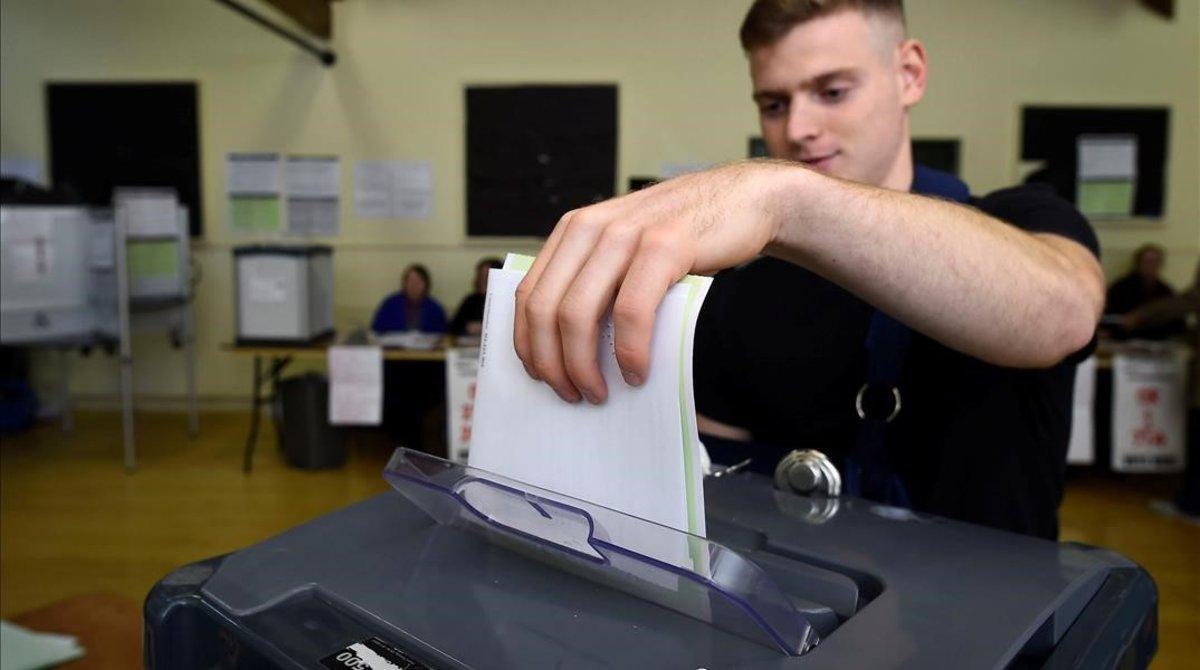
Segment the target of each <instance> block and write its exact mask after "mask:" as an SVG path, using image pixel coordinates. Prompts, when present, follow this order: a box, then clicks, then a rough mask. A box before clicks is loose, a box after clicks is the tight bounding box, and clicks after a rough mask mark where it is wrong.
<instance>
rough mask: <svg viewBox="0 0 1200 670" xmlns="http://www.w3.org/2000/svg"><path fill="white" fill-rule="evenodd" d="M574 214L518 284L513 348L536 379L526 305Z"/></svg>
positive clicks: (563, 221) (554, 233) (556, 228)
mask: <svg viewBox="0 0 1200 670" xmlns="http://www.w3.org/2000/svg"><path fill="white" fill-rule="evenodd" d="M574 214H575V210H572V211H570V212H567V213H566V214H564V215H563V217H562V218H561V219H559V220H558V224H557V225H555V226H554V230H553V231H551V233H550V237H549V238H547V239H546V244H545V245H543V246H542V250H541V251H540V252H538V255H537V258H534V259H533V265H531V266H530V268H529V271H528V272H526V273H525V278H524V279H522V280H521V283H520V284H518V285H517V295H516V304H515V306H514V310H515V311H514V312H513V348H514V349H516V351H517V358H519V359H521V364H522V365H524V366H525V372H526V374H528V375H529V376H530V377H533V378H534V379H537V378H538V376H537V374H536V373H535V372H534V369H533V365H532V356H531V354H530V351H531V350H530V346H529V323H528V321H527V320H526V318H525V307H526V305H528V304H529V294H530V293H532V292H533V287H534V286H535V285H536V284H537V280H538V277H540V276H541V274H542V270H543V269H545V267H546V264H547V263H549V262H550V257H551V256H553V255H554V250H555V249H557V248H558V242H559V240H561V239H562V236H563V233H564V231H565V230H566V229H567V224H568V223H569V222H570V219H571V216H573V215H574Z"/></svg>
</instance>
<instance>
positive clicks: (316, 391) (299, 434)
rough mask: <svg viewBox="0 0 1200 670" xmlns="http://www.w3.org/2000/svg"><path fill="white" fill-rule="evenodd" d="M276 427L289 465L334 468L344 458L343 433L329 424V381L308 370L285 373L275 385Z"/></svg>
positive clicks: (344, 437) (281, 447)
mask: <svg viewBox="0 0 1200 670" xmlns="http://www.w3.org/2000/svg"><path fill="white" fill-rule="evenodd" d="M274 410H275V411H274V414H275V431H276V433H277V434H278V435H279V448H280V449H282V450H283V456H284V459H286V460H287V462H288V464H289V465H291V466H292V467H297V468H304V469H306V470H308V469H318V468H336V467H339V466H341V465H342V464H344V463H345V462H346V441H345V440H346V436H345V432H344V431H343V430H342V429H341V428H337V427H335V426H332V425H330V424H329V381H328V380H327V379H326V378H325V375H322V374H318V373H316V372H309V373H306V374H303V375H297V376H295V377H288V378H287V379H283V380H281V381H280V382H279V384H278V386H277V387H276V389H275V407H274Z"/></svg>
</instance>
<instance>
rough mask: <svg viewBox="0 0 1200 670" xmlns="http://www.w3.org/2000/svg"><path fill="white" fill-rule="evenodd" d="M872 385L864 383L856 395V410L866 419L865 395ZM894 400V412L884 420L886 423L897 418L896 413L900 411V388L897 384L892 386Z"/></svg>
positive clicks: (859, 416) (859, 415)
mask: <svg viewBox="0 0 1200 670" xmlns="http://www.w3.org/2000/svg"><path fill="white" fill-rule="evenodd" d="M870 386H871V384H870V383H866V384H863V385H862V388H860V389H858V394H857V395H855V396H854V411H855V412H857V413H858V418H860V419H863V420H864V421H865V420H866V418H867V412H866V410H864V409H863V395H864V394H866V392H867V389H868V388H869V387H870ZM892 400H893V401H894V402H893V403H892V413H891V414H889V415H888V416H887V418H886V419H884V420H883V422H884V423H891V422H892V419H895V418H896V415H898V414H899V413H900V389H899V388H897V387H895V386H893V387H892Z"/></svg>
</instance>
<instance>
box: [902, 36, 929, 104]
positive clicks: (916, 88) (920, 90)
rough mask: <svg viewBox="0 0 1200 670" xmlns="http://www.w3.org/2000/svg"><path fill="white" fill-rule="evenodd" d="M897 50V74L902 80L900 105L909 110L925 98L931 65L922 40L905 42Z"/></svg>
mask: <svg viewBox="0 0 1200 670" xmlns="http://www.w3.org/2000/svg"><path fill="white" fill-rule="evenodd" d="M897 49H898V52H897V58H896V66H897V70H896V74H897V76H898V77H899V78H900V103H901V104H902V105H904V108H905V109H908V108H909V107H912V106H913V105H915V104H917V103H918V102H920V101H921V98H923V97H925V82H926V78H927V77H928V76H929V63H928V62H927V61H926V60H925V46H924V45H923V44H921V41H920V40H915V39H908V40H904V41H903V42H901V43H900V46H899V47H897Z"/></svg>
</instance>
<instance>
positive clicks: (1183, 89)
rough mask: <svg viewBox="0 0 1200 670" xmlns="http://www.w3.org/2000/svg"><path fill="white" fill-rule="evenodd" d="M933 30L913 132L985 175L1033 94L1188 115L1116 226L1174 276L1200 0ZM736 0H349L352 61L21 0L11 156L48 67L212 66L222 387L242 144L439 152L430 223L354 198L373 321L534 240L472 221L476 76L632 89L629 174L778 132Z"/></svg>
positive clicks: (87, 387)
mask: <svg viewBox="0 0 1200 670" xmlns="http://www.w3.org/2000/svg"><path fill="white" fill-rule="evenodd" d="M907 4H908V6H909V14H910V24H911V27H912V31H913V32H914V34H916V35H917V36H919V37H921V38H923V39H924V40H925V42H926V44H927V46H928V50H929V53H930V58H931V60H932V64H933V71H932V83H931V86H930V91H929V95H928V97H927V99H926V101H925V102H924V103H922V105H921V106H920V107H919V108H918V110H917V112H916V115H915V118H914V132H915V133H916V134H918V135H929V136H960V137H962V138H963V140H964V152H965V154H964V156H963V172H964V175H965V177H966V178H967V180H968V181H969V182H970V183H971V184H972V186H973V187H974V189H975V190H976V191H984V190H988V189H992V188H996V187H1000V186H1003V185H1006V184H1008V183H1011V182H1012V181H1014V180H1015V179H1016V178H1017V176H1018V173H1019V168H1018V161H1017V142H1018V132H1019V129H1018V121H1019V107H1020V105H1021V104H1023V103H1027V102H1034V103H1069V104H1131V105H1133V104H1136V105H1168V106H1170V107H1171V108H1172V110H1173V114H1172V128H1171V145H1170V166H1169V169H1170V183H1169V192H1168V196H1167V207H1166V215H1165V217H1164V218H1163V220H1162V221H1161V222H1157V223H1155V224H1153V225H1151V226H1149V227H1133V226H1132V225H1131V224H1130V223H1128V222H1126V223H1119V224H1107V225H1106V226H1104V227H1103V228H1102V229H1101V231H1100V232H1101V238H1102V241H1103V244H1104V248H1105V249H1104V250H1105V254H1106V257H1105V265H1106V267H1108V268H1114V267H1116V266H1118V265H1121V264H1123V263H1124V262H1125V257H1126V256H1127V254H1128V251H1129V249H1131V248H1133V247H1134V246H1136V245H1137V244H1139V243H1141V242H1142V241H1144V240H1154V241H1157V242H1160V243H1161V244H1163V245H1164V246H1166V247H1168V249H1169V250H1170V260H1169V263H1168V267H1167V275H1168V277H1169V278H1170V279H1172V280H1173V281H1175V282H1176V283H1182V282H1183V281H1185V279H1186V278H1187V277H1188V275H1189V273H1190V271H1191V269H1192V267H1194V264H1195V263H1196V262H1197V258H1198V257H1200V166H1198V162H1200V138H1198V129H1197V118H1200V72H1198V66H1197V63H1198V62H1200V37H1198V33H1200V3H1198V2H1197V1H1196V0H1181V1H1180V2H1179V3H1178V4H1179V14H1180V15H1179V16H1178V17H1177V18H1176V19H1175V20H1174V21H1173V22H1168V21H1164V20H1162V19H1160V18H1158V17H1156V16H1154V15H1151V14H1150V13H1148V12H1147V11H1145V10H1143V9H1141V8H1140V7H1139V6H1138V3H1136V2H1134V0H1102V1H1101V0H1054V1H1053V2H1046V1H1044V0H1005V1H1004V2H996V1H995V0H941V1H935V0H909V2H908V3H907ZM745 6H746V3H743V2H731V1H729V0H672V1H670V2H668V1H665V0H654V1H646V0H606V1H603V2H596V1H595V0H589V1H586V2H584V1H568V0H542V1H534V0H526V1H520V2H519V1H514V0H503V1H498V0H469V1H468V0H345V1H344V2H338V3H334V7H335V17H334V23H335V33H336V37H335V40H334V48H335V49H336V50H337V52H338V57H339V62H338V65H337V66H336V67H335V68H333V69H326V68H323V67H321V66H320V65H319V64H318V63H317V62H316V61H315V60H314V59H312V58H311V57H310V56H308V55H307V54H304V53H301V52H300V51H298V50H297V49H296V48H294V47H293V46H291V45H289V44H287V43H285V42H283V41H281V40H279V39H278V38H276V37H274V36H272V35H270V34H268V33H266V32H264V31H263V30H262V29H260V28H258V27H257V26H254V25H252V24H250V23H249V22H247V21H246V20H245V19H243V18H241V17H239V16H237V15H235V14H234V13H232V12H230V11H229V10H228V9H225V8H223V7H221V6H220V5H218V4H217V3H215V2H212V1H211V0H106V1H105V2H96V1H95V0H3V1H2V2H0V92H2V95H0V154H3V155H5V156H32V157H35V158H44V157H45V147H46V138H45V131H44V109H43V106H42V84H43V82H44V81H46V80H95V79H113V80H180V79H182V80H195V81H198V82H199V84H200V105H201V110H200V115H201V143H202V151H203V155H202V166H203V173H202V179H203V192H204V208H205V214H206V226H205V237H204V239H203V240H202V241H200V242H199V243H198V245H197V249H196V257H197V260H198V262H199V264H200V266H201V268H202V270H203V273H204V279H203V282H202V284H201V286H200V289H199V295H198V296H197V312H198V317H199V318H198V322H199V351H200V378H199V379H200V391H201V393H202V394H204V395H205V396H206V397H207V398H210V399H219V398H233V397H236V396H237V394H243V393H244V392H245V390H246V388H247V385H248V383H249V367H248V364H247V362H246V361H245V360H243V359H237V358H234V357H232V356H230V355H228V354H225V353H222V352H221V351H220V350H219V345H220V343H222V342H225V341H228V340H229V338H230V337H231V335H232V307H231V305H230V302H229V300H230V295H231V293H232V290H231V287H230V274H231V273H230V259H229V249H230V247H231V246H232V245H234V244H237V243H239V242H241V241H245V240H244V238H238V237H237V236H234V235H231V234H230V233H229V232H227V231H226V229H225V222H224V217H223V212H224V201H223V185H224V166H223V158H224V155H225V152H227V151H231V150H235V151H236V150H277V151H282V152H297V153H304V152H312V153H333V154H337V155H339V156H341V157H342V159H343V175H344V176H343V180H344V181H343V193H344V194H349V193H350V186H351V182H350V180H351V169H350V166H351V165H352V163H353V161H354V160H355V159H360V158H406V159H419V160H430V161H432V163H433V166H434V176H435V180H436V187H437V195H436V202H435V207H434V214H433V217H432V219H431V220H430V221H427V222H375V221H359V220H356V219H355V218H354V217H353V208H352V206H351V205H350V203H349V202H348V200H343V211H342V214H343V234H342V235H341V236H340V237H339V238H337V239H336V240H333V244H334V245H335V246H336V247H337V250H336V253H335V267H336V275H337V280H336V301H337V303H338V305H339V308H338V314H339V320H340V321H342V322H343V323H346V322H348V321H351V320H353V319H354V317H355V316H356V315H357V316H358V317H359V318H365V316H366V315H367V314H369V312H370V310H371V308H372V307H373V305H374V304H375V303H376V302H377V300H378V299H379V298H380V297H381V296H382V295H383V294H384V293H385V292H387V291H389V290H391V288H392V287H393V286H394V284H395V279H396V274H397V272H398V271H399V269H400V268H401V267H402V266H403V265H404V264H405V263H407V262H410V261H412V260H421V261H423V262H425V263H426V264H427V265H428V266H429V267H430V268H431V270H432V271H433V273H434V276H435V282H436V286H435V290H434V294H435V296H436V297H438V298H440V299H441V300H442V301H443V303H445V304H446V305H447V308H448V309H453V307H454V305H455V304H456V303H457V302H458V300H459V299H460V297H461V296H462V295H463V294H464V293H465V292H466V291H467V288H468V285H469V281H470V279H469V278H470V272H471V265H472V264H473V263H474V261H475V260H476V259H477V258H479V257H480V256H482V255H485V254H498V253H501V252H503V251H505V250H508V249H517V250H525V251H529V250H533V249H536V242H535V241H525V242H523V243H516V244H514V243H511V242H496V243H491V244H489V243H486V242H478V241H467V240H466V239H465V236H464V234H463V227H464V224H463V215H464V205H463V200H464V196H463V176H462V175H463V154H464V146H463V132H462V130H463V104H462V100H463V87H464V86H465V85H468V84H476V83H529V82H537V83H541V82H556V83H557V82H569V83H573V82H615V83H617V84H619V86H620V105H619V106H620V118H619V125H620V143H619V163H618V166H619V171H620V173H619V179H618V184H619V185H620V184H624V183H625V182H626V180H627V178H628V176H629V175H631V174H655V173H658V172H659V171H660V169H661V167H662V165H663V164H665V163H711V162H719V161H724V160H728V159H732V158H737V157H740V156H742V155H743V154H744V152H745V146H746V138H747V137H748V136H749V135H752V134H756V120H755V115H754V111H753V108H752V107H751V105H750V104H749V100H748V83H747V78H746V74H745V63H744V60H743V57H742V55H741V53H740V50H739V48H738V46H737V42H736V36H735V33H736V27H737V24H738V22H739V21H740V18H741V15H742V12H743V11H744V7H745ZM136 360H137V365H138V373H139V374H138V384H137V386H138V389H139V392H141V393H142V394H143V395H148V396H170V395H172V394H175V393H177V392H178V389H180V388H181V381H180V380H181V375H180V374H178V373H177V370H179V365H178V364H177V363H176V360H175V358H174V357H173V356H172V355H171V354H170V353H169V352H168V351H167V349H166V347H165V346H163V345H162V344H161V343H160V342H158V341H156V340H154V341H144V342H139V346H138V347H137V357H136ZM76 370H77V377H76V382H75V387H76V390H77V391H78V392H81V393H83V394H105V393H109V392H111V391H112V390H113V389H114V388H115V368H114V366H113V363H112V361H111V359H104V358H100V359H90V360H84V361H80V362H78V363H77V365H76Z"/></svg>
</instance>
